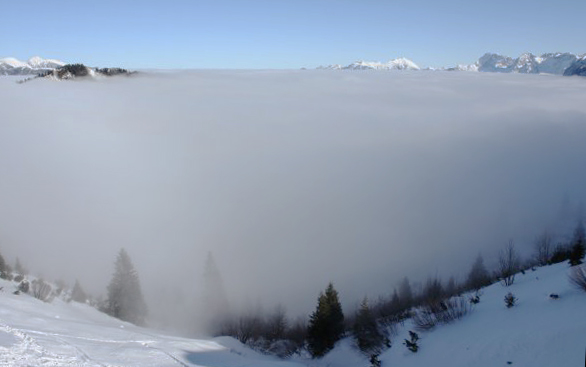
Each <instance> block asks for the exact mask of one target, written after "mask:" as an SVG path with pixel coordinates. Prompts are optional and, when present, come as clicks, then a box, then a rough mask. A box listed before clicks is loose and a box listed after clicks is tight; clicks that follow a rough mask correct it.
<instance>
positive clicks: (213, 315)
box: [0, 222, 586, 366]
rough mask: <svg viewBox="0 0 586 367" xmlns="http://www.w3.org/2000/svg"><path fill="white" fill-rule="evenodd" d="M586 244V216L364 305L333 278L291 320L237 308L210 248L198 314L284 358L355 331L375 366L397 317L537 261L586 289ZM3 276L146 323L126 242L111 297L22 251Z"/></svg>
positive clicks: (474, 292)
mask: <svg viewBox="0 0 586 367" xmlns="http://www.w3.org/2000/svg"><path fill="white" fill-rule="evenodd" d="M585 252H586V233H585V230H584V226H583V224H582V222H580V223H579V224H578V226H577V227H576V228H575V230H574V233H573V236H572V238H571V240H570V241H568V242H565V243H564V242H560V243H557V244H555V245H554V243H553V239H552V236H551V235H550V234H548V233H547V232H544V233H542V234H541V235H539V236H537V237H536V239H535V243H534V251H533V255H532V256H531V258H528V259H525V260H522V259H521V257H520V255H519V253H518V252H517V249H516V248H515V244H514V243H513V241H509V242H508V243H507V244H505V245H504V246H503V247H502V249H501V251H500V252H499V255H498V263H497V264H498V265H497V267H496V268H495V269H488V268H487V267H486V265H485V262H484V258H483V256H482V255H481V254H479V255H478V256H476V258H475V259H474V261H472V262H471V266H470V269H469V271H468V272H467V276H466V279H465V280H464V281H462V282H459V281H457V280H456V278H455V277H454V276H452V277H450V278H449V279H448V280H447V281H445V280H443V279H441V278H440V277H439V276H438V275H435V276H429V277H428V278H427V280H426V281H425V282H424V284H423V287H421V289H419V290H418V291H417V290H415V289H414V287H413V286H412V284H411V282H410V280H409V279H408V278H407V277H404V278H403V279H401V281H400V282H399V283H398V285H397V287H395V288H394V289H393V290H392V292H391V293H390V294H389V295H386V296H381V297H379V298H378V299H377V300H376V301H374V302H372V301H371V300H369V299H367V298H366V297H365V298H364V299H363V300H362V302H361V304H360V307H359V308H358V309H357V310H355V311H353V312H350V313H349V314H344V312H343V310H342V306H341V302H340V295H339V294H338V292H337V290H336V289H335V287H334V284H332V283H330V284H328V285H327V286H326V288H325V289H324V291H323V292H321V293H320V294H319V296H318V298H317V302H316V308H315V311H314V312H313V313H312V314H311V315H309V317H301V318H297V319H295V320H291V319H289V318H288V317H287V310H286V307H285V306H283V305H277V306H275V307H274V308H273V309H272V310H269V311H265V310H264V309H263V308H262V307H261V306H260V305H258V306H257V307H256V308H253V309H249V310H248V311H246V312H234V311H232V310H231V308H230V305H229V303H228V297H227V296H226V293H225V291H224V287H223V280H222V277H221V274H220V271H219V268H218V266H217V264H216V263H215V260H214V258H213V256H212V254H211V253H209V254H208V256H207V258H206V262H205V266H204V292H203V303H204V305H203V307H199V309H200V310H202V311H201V315H199V316H200V319H202V320H203V325H204V326H205V328H206V330H207V332H208V333H209V334H210V335H212V336H231V337H234V338H236V339H238V340H239V341H240V342H242V343H244V344H246V345H248V346H250V347H252V348H254V349H256V350H259V351H261V352H264V353H270V354H274V355H277V356H280V357H282V358H286V357H288V356H290V355H292V354H294V353H304V352H307V353H309V354H310V355H311V356H312V357H313V358H320V357H322V356H324V355H325V354H327V353H328V352H329V351H330V350H331V349H333V348H334V346H335V344H336V342H337V341H339V340H340V339H342V338H344V337H347V336H351V337H352V338H353V339H354V341H355V343H356V346H357V348H358V349H359V350H360V351H361V352H362V353H363V354H364V355H365V356H366V357H368V358H370V361H371V363H372V365H373V366H378V365H380V361H379V360H378V356H379V354H380V353H381V352H382V351H384V350H385V349H386V348H389V347H390V346H391V340H392V337H393V336H394V335H393V334H394V331H395V330H396V325H397V324H399V323H403V322H404V321H405V320H406V319H408V318H411V319H412V320H413V322H414V325H415V326H416V328H417V329H418V330H419V331H422V330H429V329H431V328H433V327H435V326H436V325H438V324H443V323H450V322H453V321H454V320H457V319H459V318H461V317H463V316H464V315H466V314H467V313H468V312H469V311H470V309H471V307H472V305H473V304H475V303H478V302H480V295H481V293H482V292H481V289H482V288H483V287H486V286H488V285H491V284H493V283H496V282H501V284H502V285H503V286H510V285H512V284H513V283H514V281H515V276H516V275H517V274H518V273H519V272H525V271H527V270H528V269H531V268H534V267H536V266H546V265H551V264H555V263H561V262H565V261H568V262H569V264H570V266H572V267H574V268H573V273H572V276H571V281H572V283H574V284H576V285H577V286H578V287H579V288H581V289H584V290H586V275H585V274H586V272H585V271H584V269H582V267H578V266H577V265H580V264H582V262H583V259H584V255H585ZM0 278H2V279H5V280H9V281H14V282H15V290H14V293H15V294H20V293H28V294H30V295H32V296H34V297H36V298H38V299H40V300H43V301H45V302H50V301H51V300H52V299H53V298H55V297H61V298H63V299H65V300H67V301H75V302H81V303H87V304H90V305H92V306H94V307H96V308H98V309H99V310H101V311H103V312H106V313H108V314H110V315H111V316H113V317H117V318H119V319H121V320H124V321H128V322H131V323H134V324H136V325H146V324H147V315H148V309H147V305H146V303H145V301H144V298H143V295H142V290H141V286H140V280H139V275H138V273H137V271H136V270H135V268H134V266H133V264H132V261H131V259H130V256H129V254H128V253H127V252H126V251H125V250H124V249H122V250H120V252H119V253H118V256H117V257H116V260H115V263H114V274H113V276H112V280H111V282H110V284H109V285H108V287H107V297H106V298H105V299H101V298H93V297H91V296H90V295H88V294H87V293H86V292H85V291H84V290H83V288H82V286H81V284H80V283H79V281H77V280H76V281H75V284H74V286H73V287H72V288H68V287H66V285H65V283H64V282H55V283H54V284H50V283H49V282H46V281H45V280H43V279H42V278H38V277H34V276H30V275H29V272H28V270H27V269H26V268H25V267H24V266H23V265H22V263H21V261H20V259H18V258H17V259H16V261H15V263H14V265H13V266H10V265H9V264H8V263H7V262H6V261H5V259H4V258H3V257H2V255H1V254H0ZM417 338H418V337H417V334H416V333H413V334H412V340H406V341H405V343H404V344H405V345H406V346H407V347H408V349H409V350H411V351H413V352H416V351H417Z"/></svg>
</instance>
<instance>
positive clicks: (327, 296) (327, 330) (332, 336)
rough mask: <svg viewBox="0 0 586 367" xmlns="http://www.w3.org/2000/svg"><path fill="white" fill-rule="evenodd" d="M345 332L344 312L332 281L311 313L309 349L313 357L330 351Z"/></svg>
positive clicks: (308, 332)
mask: <svg viewBox="0 0 586 367" xmlns="http://www.w3.org/2000/svg"><path fill="white" fill-rule="evenodd" d="M343 334H344V313H343V312H342V305H341V304H340V301H339V299H338V292H337V291H336V290H335V289H334V285H333V284H332V283H330V284H329V285H328V287H327V288H326V291H325V293H320V295H319V298H318V302H317V308H316V310H315V311H314V312H313V314H311V316H310V319H309V326H308V328H307V344H308V349H309V352H310V353H311V355H312V356H313V358H319V357H322V356H324V355H325V354H326V353H327V352H329V351H330V350H331V349H332V348H333V347H334V345H335V344H336V342H337V341H338V340H340V339H341V338H342V336H343Z"/></svg>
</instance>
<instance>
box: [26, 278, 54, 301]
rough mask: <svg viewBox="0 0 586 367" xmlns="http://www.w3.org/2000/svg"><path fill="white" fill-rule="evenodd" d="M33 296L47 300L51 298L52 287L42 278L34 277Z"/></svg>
mask: <svg viewBox="0 0 586 367" xmlns="http://www.w3.org/2000/svg"><path fill="white" fill-rule="evenodd" d="M31 288H32V292H33V297H35V298H36V299H40V300H41V301H43V302H49V301H50V300H51V291H52V288H51V286H50V285H49V284H47V283H46V282H45V281H43V280H42V279H35V280H33V282H32V287H31Z"/></svg>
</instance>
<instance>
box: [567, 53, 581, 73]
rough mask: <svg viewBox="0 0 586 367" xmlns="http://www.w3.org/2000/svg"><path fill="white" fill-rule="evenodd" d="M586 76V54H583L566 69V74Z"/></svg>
mask: <svg viewBox="0 0 586 367" xmlns="http://www.w3.org/2000/svg"><path fill="white" fill-rule="evenodd" d="M572 75H579V76H586V55H583V56H582V57H580V58H579V59H578V60H576V61H574V63H572V65H570V66H569V67H568V68H567V69H566V70H565V71H564V76H572Z"/></svg>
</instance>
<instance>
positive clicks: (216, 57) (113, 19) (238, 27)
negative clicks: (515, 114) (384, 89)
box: [0, 0, 586, 68]
mask: <svg viewBox="0 0 586 367" xmlns="http://www.w3.org/2000/svg"><path fill="white" fill-rule="evenodd" d="M1 9H2V11H1V13H0V34H1V35H2V36H1V41H0V57H7V56H13V57H16V58H19V59H27V58H29V57H31V56H34V55H39V56H42V57H50V58H57V59H61V60H64V61H67V62H84V63H86V64H88V65H93V66H122V67H130V68H299V67H315V66H318V65H322V64H331V63H340V64H348V63H351V62H353V61H356V60H359V59H363V60H373V61H374V60H379V61H386V60H389V59H391V58H396V57H407V58H410V59H412V60H413V61H414V62H416V63H417V64H419V65H420V66H449V65H453V64H457V63H472V62H474V61H475V60H476V59H477V58H478V57H480V56H481V55H482V54H483V53H485V52H499V53H503V54H507V55H510V56H517V55H519V54H520V53H523V52H533V53H542V52H556V51H568V52H574V53H586V44H585V43H584V39H583V25H582V24H583V23H584V14H586V1H585V0H557V1H551V0H549V1H542V0H533V1H529V0H514V1H511V0H507V1H503V0H493V1H482V2H478V1H473V0H469V1H459V0H446V1H436V0H431V1H430V0H411V1H391V0H389V1H375V0H359V1H357V0H355V1H350V0H337V1H333V0H313V1H311V0H291V1H285V0H283V1H279V0H272V1H271V0H255V1H247V0H212V1H199V0H168V1H151V0H143V1H136V0H135V1H128V0H118V1H112V0H102V1H83V0H82V1H79V0H78V1H64V0H55V1H50V2H47V1H27V2H20V1H6V2H4V1H3V2H2V6H1Z"/></svg>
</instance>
